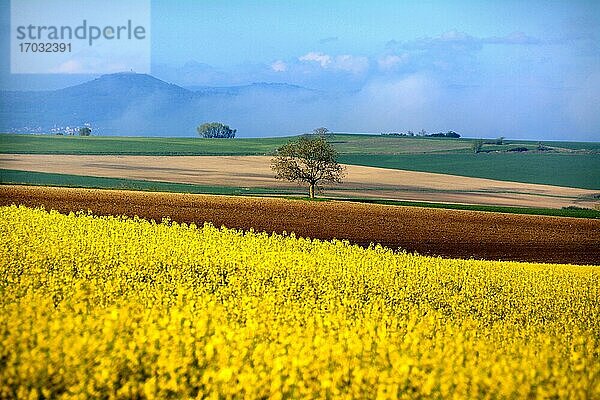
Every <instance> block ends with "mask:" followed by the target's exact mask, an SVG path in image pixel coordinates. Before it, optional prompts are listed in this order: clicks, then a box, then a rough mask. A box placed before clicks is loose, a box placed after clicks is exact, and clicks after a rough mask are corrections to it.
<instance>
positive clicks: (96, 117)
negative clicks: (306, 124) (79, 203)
mask: <svg viewBox="0 0 600 400" xmlns="http://www.w3.org/2000/svg"><path fill="white" fill-rule="evenodd" d="M321 95H322V93H320V92H318V91H314V90H310V89H306V88H303V87H300V86H295V85H288V84H281V83H253V84H250V85H243V86H233V87H205V86H203V87H189V88H183V87H180V86H177V85H173V84H170V83H167V82H164V81H162V80H160V79H157V78H155V77H153V76H151V75H146V74H136V73H118V74H111V75H103V76H101V77H100V78H97V79H94V80H92V81H89V82H86V83H83V84H80V85H76V86H72V87H68V88H64V89H59V90H52V91H38V92H31V91H29V92H18V91H2V92H0V131H2V132H28V133H31V132H43V133H47V132H50V130H51V129H56V128H64V127H67V126H70V127H79V126H83V124H86V123H89V124H90V125H91V126H92V132H93V134H100V135H140V136H153V135H156V136H193V135H195V127H196V126H198V125H199V124H201V123H202V122H207V121H222V122H225V123H228V124H230V125H231V126H232V127H235V128H237V129H238V132H240V134H242V135H248V136H261V135H265V134H269V135H273V134H289V133H295V132H296V131H295V130H294V131H291V132H289V131H286V132H284V131H281V129H284V130H285V129H286V125H285V121H286V120H287V121H288V125H287V129H288V130H289V129H296V128H293V124H289V118H290V114H293V113H294V110H297V106H298V105H301V104H304V105H306V104H307V103H313V102H317V101H318V100H319V98H320V96H321ZM277 111H280V113H279V114H278V113H277ZM277 125H279V126H280V128H279V129H280V130H279V131H278V132H265V130H266V129H271V127H273V126H277Z"/></svg>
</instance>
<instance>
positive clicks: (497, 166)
mask: <svg viewBox="0 0 600 400" xmlns="http://www.w3.org/2000/svg"><path fill="white" fill-rule="evenodd" d="M289 139H290V138H254V139H234V140H226V139H201V138H146V137H78V136H74V137H69V136H51V135H12V134H2V135H0V153H3V154H93V155H117V154H121V155H172V156H178V155H198V156H202V155H270V154H273V152H274V151H275V150H276V149H277V148H278V147H279V146H281V145H282V144H284V143H285V142H286V141H288V140H289ZM330 141H331V142H332V143H333V144H334V146H335V147H336V149H337V150H338V152H339V153H340V160H341V161H342V162H344V163H348V164H356V165H366V166H373V167H382V168H393V169H404V170H411V171H423V172H435V173H442V174H452V175H462V176H469V177H477V178H488V179H497V180H503V181H516V182H526V183H538V184H548V185H556V186H567V187H577V188H584V189H592V190H596V189H600V143H596V142H544V145H545V146H548V147H550V148H551V149H552V150H551V151H544V152H540V151H536V150H535V149H536V148H537V143H536V142H534V141H515V140H510V141H505V143H504V144H503V145H500V146H496V145H489V144H488V145H485V146H484V147H483V151H484V152H482V153H479V154H474V153H473V152H472V151H471V145H472V143H473V139H462V138H461V139H446V138H422V137H414V138H409V137H397V136H380V135H351V134H336V135H332V136H331V137H330ZM514 147H527V148H529V149H530V150H531V151H528V152H523V153H515V152H508V151H507V150H508V149H510V148H514Z"/></svg>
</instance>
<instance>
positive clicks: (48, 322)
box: [0, 206, 600, 399]
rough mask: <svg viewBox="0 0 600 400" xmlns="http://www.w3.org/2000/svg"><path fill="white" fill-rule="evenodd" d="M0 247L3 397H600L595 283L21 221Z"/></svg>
mask: <svg viewBox="0 0 600 400" xmlns="http://www.w3.org/2000/svg"><path fill="white" fill-rule="evenodd" d="M0 236H1V242H0V263H1V267H0V398H19V399H20V398H23V399H27V398H52V399H54V398H231V397H236V398H382V399H383V398H390V399H395V398H407V399H408V398H457V399H471V398H561V399H562V398H580V399H585V398H589V399H592V398H596V399H599V398H600V356H599V352H600V267H594V266H590V267H580V266H569V265H543V264H528V263H514V262H490V261H477V260H447V259H441V258H431V257H424V256H418V255H412V254H405V253H399V252H394V251H391V250H388V249H385V248H382V247H379V246H374V247H372V248H369V249H362V248H360V247H357V246H351V245H349V244H348V243H345V242H340V241H333V242H323V241H314V240H313V241H311V240H307V239H302V238H296V237H294V236H293V235H290V236H280V235H266V234H257V233H253V232H246V233H244V232H240V231H235V230H229V229H224V228H221V229H217V228H215V227H213V226H210V225H205V226H204V227H196V226H193V225H191V226H187V225H185V224H175V223H170V222H169V221H164V222H163V223H151V222H147V221H143V220H137V219H125V218H114V217H102V218H99V217H94V216H91V215H87V214H78V215H75V214H71V215H62V214H59V213H56V212H50V213H48V212H46V211H44V210H34V209H28V208H25V207H15V206H12V207H2V208H0ZM547 251H553V250H552V248H548V249H547Z"/></svg>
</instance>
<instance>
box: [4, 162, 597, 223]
mask: <svg viewBox="0 0 600 400" xmlns="http://www.w3.org/2000/svg"><path fill="white" fill-rule="evenodd" d="M0 184H5V185H19V184H22V185H33V186H60V187H74V188H96V189H117V190H141V191H148V192H170V193H194V194H216V195H234V196H239V195H252V196H272V195H279V196H284V197H286V198H288V199H292V200H309V201H328V200H342V201H355V202H361V203H372V204H387V205H396V206H411V207H429V208H446V209H454V210H472V211H489V212H501V213H509V214H533V215H551V216H557V217H574V218H594V219H597V218H600V211H597V210H590V209H577V208H568V209H554V208H525V207H503V206H486V205H471V204H448V203H432V202H420V201H395V200H375V199H364V198H344V199H339V198H324V197H321V198H317V199H309V198H306V197H298V196H302V195H304V194H305V190H304V189H303V188H298V189H297V190H294V189H274V188H257V187H246V188H241V187H226V186H206V185H193V184H185V183H172V182H156V181H145V180H136V179H120V178H103V177H94V176H82V175H70V174H49V173H45V172H28V171H16V170H6V169H0ZM292 196H293V197H292Z"/></svg>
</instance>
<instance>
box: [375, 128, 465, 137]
mask: <svg viewBox="0 0 600 400" xmlns="http://www.w3.org/2000/svg"><path fill="white" fill-rule="evenodd" d="M382 135H384V136H406V137H414V136H422V137H445V138H453V139H458V138H459V137H460V135H459V134H458V133H456V132H454V131H448V132H438V133H427V131H426V130H425V129H421V130H420V131H419V133H417V134H415V133H414V132H413V131H408V132H406V133H402V132H392V133H382Z"/></svg>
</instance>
